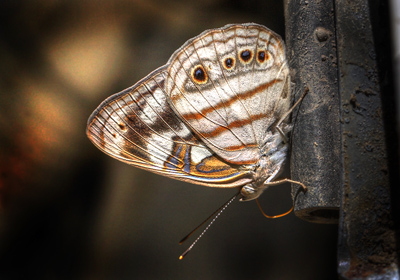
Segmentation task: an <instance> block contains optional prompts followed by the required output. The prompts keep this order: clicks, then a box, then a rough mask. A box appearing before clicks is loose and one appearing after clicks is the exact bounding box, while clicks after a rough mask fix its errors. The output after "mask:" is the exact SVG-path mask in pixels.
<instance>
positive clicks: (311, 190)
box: [285, 0, 341, 223]
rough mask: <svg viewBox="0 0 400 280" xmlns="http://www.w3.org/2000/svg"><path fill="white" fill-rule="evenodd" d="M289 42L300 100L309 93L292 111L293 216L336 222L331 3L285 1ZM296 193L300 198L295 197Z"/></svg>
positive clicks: (335, 95) (338, 169)
mask: <svg viewBox="0 0 400 280" xmlns="http://www.w3.org/2000/svg"><path fill="white" fill-rule="evenodd" d="M285 18H286V43H287V48H288V58H289V63H290V68H291V76H292V81H294V83H295V89H296V97H298V96H299V95H301V94H302V92H303V91H304V88H305V86H308V87H309V89H310V91H309V93H308V95H307V96H306V97H305V99H304V100H303V102H302V104H301V105H300V107H299V110H300V111H299V112H298V113H297V111H295V112H294V113H293V122H294V123H295V126H294V129H293V134H292V154H291V173H292V174H291V176H292V179H294V180H297V181H301V182H303V183H304V184H306V185H307V186H308V192H307V193H305V194H304V193H301V192H300V193H298V186H296V185H292V196H293V197H294V200H295V208H294V211H295V214H296V215H297V216H298V217H300V218H302V219H304V220H307V221H310V222H316V223H337V221H338V216H339V206H340V185H341V176H340V174H341V153H340V149H341V144H340V143H341V132H340V114H339V109H340V100H339V95H338V82H337V58H336V36H335V19H334V6H333V2H332V1H299V0H286V1H285ZM296 194H297V196H296Z"/></svg>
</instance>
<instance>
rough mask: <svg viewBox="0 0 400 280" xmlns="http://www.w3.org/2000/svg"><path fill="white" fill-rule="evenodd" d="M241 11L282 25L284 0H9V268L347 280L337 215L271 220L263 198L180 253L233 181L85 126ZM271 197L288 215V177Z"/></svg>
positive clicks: (4, 58)
mask: <svg viewBox="0 0 400 280" xmlns="http://www.w3.org/2000/svg"><path fill="white" fill-rule="evenodd" d="M243 22H256V23H260V24H263V25H266V26H267V27H269V28H271V29H272V30H274V31H276V32H277V33H279V34H281V35H282V36H283V37H284V19H283V2H282V1H274V0H267V1H256V0H249V1H228V0H203V1H186V0H174V1H161V0H150V1H149V0H131V1H128V0H117V1H111V0H110V1H101V2H100V1H90V0H86V1H66V0H65V1H54V0H42V1H2V2H1V4H0V23H1V25H0V61H1V67H0V71H1V76H0V90H1V91H0V128H1V129H0V145H1V149H0V279H337V274H336V242H337V241H336V240H337V227H336V226H335V225H319V224H311V223H307V222H305V221H302V220H300V219H298V218H296V217H295V216H294V214H290V215H288V216H286V217H284V218H281V219H276V220H268V219H266V218H264V217H263V216H262V215H261V213H260V212H259V210H258V208H257V206H256V204H255V202H248V203H239V202H235V203H233V204H232V205H231V206H230V207H229V208H228V209H227V210H226V211H225V212H224V213H223V214H222V215H221V217H220V218H219V219H218V221H217V222H216V223H215V224H214V225H213V227H212V228H211V229H210V230H209V232H208V233H207V234H206V235H205V236H204V237H203V239H201V240H200V241H199V243H198V244H197V245H196V246H195V247H194V249H193V250H192V251H191V252H190V254H189V255H188V256H187V257H186V258H185V259H184V260H182V261H179V260H178V256H179V255H180V254H181V253H182V252H183V251H184V250H185V249H186V248H187V246H189V245H190V243H191V241H192V240H189V241H188V242H187V243H188V244H185V245H182V246H179V245H178V241H179V240H180V239H181V238H182V237H183V236H185V235H186V234H187V233H188V232H189V231H191V230H192V229H193V228H195V227H196V226H197V225H198V224H199V223H200V222H201V221H202V220H203V219H204V218H206V217H207V216H208V215H209V214H210V213H211V212H212V211H214V210H215V209H217V208H218V207H219V206H221V205H222V203H224V202H225V201H226V200H227V199H228V198H229V197H231V196H232V195H233V194H234V193H235V192H236V190H234V189H231V190H222V189H212V188H206V187H202V186H195V185H191V184H187V183H183V182H179V181H175V180H172V179H167V178H164V177H161V176H158V175H153V174H151V173H149V172H145V171H141V170H138V169H136V168H133V167H130V166H128V165H125V164H123V163H120V162H118V161H116V160H114V159H112V158H111V157H108V156H106V155H105V154H103V153H102V152H100V151H99V150H98V149H96V148H95V146H94V145H92V144H91V143H90V142H89V140H88V139H87V138H86V135H85V127H86V121H87V118H88V117H89V115H90V114H91V112H92V111H93V110H94V109H95V108H96V107H97V106H98V105H99V104H100V102H101V101H103V100H104V99H105V98H106V97H108V96H109V95H111V94H113V93H115V92H118V91H120V90H122V89H124V88H126V87H129V86H131V85H132V84H134V83H135V82H136V81H138V80H139V79H141V78H142V77H144V76H146V75H147V74H148V73H150V72H151V71H152V70H154V69H155V68H157V67H159V66H161V65H163V64H165V63H166V62H167V60H168V58H169V56H170V55H171V54H172V53H173V52H174V51H175V50H176V49H177V48H179V47H180V46H181V45H182V44H183V43H184V42H185V41H186V40H187V39H190V38H192V37H194V36H196V35H198V34H199V33H201V32H202V31H204V30H205V29H209V28H215V27H221V26H223V25H225V24H228V23H243ZM260 201H261V203H262V205H263V207H264V210H265V211H266V212H267V213H269V214H279V213H283V212H285V211H287V210H288V209H289V208H290V206H291V200H290V186H289V185H281V186H277V187H274V188H272V189H269V190H268V191H266V192H265V193H264V195H263V196H262V197H261V199H260ZM199 233H200V232H199ZM192 239H194V238H192Z"/></svg>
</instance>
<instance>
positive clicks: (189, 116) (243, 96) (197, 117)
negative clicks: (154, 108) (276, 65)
mask: <svg viewBox="0 0 400 280" xmlns="http://www.w3.org/2000/svg"><path fill="white" fill-rule="evenodd" d="M281 81H282V80H279V79H278V80H276V79H275V80H272V81H270V82H268V83H265V84H262V85H259V86H258V87H256V88H255V89H252V90H250V91H247V92H245V93H243V94H240V95H238V96H237V97H235V98H232V99H230V100H229V101H225V102H220V103H218V104H217V105H215V106H213V107H208V108H205V109H203V110H201V111H200V113H190V114H184V115H182V118H184V119H185V120H187V121H189V120H200V119H202V118H204V116H205V115H206V114H208V113H211V112H213V111H216V110H218V109H221V108H224V107H227V106H230V105H231V104H233V103H234V102H236V101H237V100H238V99H239V98H240V99H241V100H244V99H248V98H251V97H253V96H254V95H256V94H257V93H259V92H261V91H263V90H265V89H267V88H269V87H271V86H273V85H274V84H276V83H277V82H281Z"/></svg>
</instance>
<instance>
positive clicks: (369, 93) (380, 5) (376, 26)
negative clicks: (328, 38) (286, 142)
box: [335, 0, 400, 279]
mask: <svg viewBox="0 0 400 280" xmlns="http://www.w3.org/2000/svg"><path fill="white" fill-rule="evenodd" d="M335 5H336V18H337V39H338V58H339V73H340V88H339V90H340V95H341V106H342V121H343V125H342V137H343V138H342V149H343V173H342V177H343V181H344V184H343V190H342V191H343V196H342V211H341V215H340V224H339V246H338V258H339V274H340V276H341V277H342V279H365V278H368V279H399V274H398V273H399V272H398V254H397V248H396V247H397V244H396V243H397V242H398V241H397V242H396V239H397V237H398V236H396V219H395V218H396V217H395V216H394V215H392V214H395V213H393V210H394V208H393V207H392V201H394V202H395V203H396V204H398V203H399V200H397V199H398V198H396V197H395V193H398V191H396V192H392V190H395V189H397V188H398V187H400V184H399V180H398V173H397V170H395V169H397V168H393V167H394V166H395V165H396V164H397V163H398V162H397V160H398V159H396V157H393V155H395V154H397V152H396V150H397V145H398V141H396V140H395V138H396V135H395V133H394V131H395V125H394V122H393V120H394V118H395V116H394V114H393V115H392V116H390V115H391V113H390V111H391V110H390V107H391V103H392V102H393V97H394V93H393V88H392V85H393V80H392V76H391V62H390V61H391V59H390V42H391V40H390V36H389V34H390V32H389V28H388V23H389V21H388V7H387V1H366V0H354V1H344V0H336V4H335ZM384 34H386V36H384ZM393 103H394V102H393ZM390 162H391V163H392V164H391V166H390ZM393 172H394V173H393ZM390 175H391V177H390ZM391 181H392V182H391ZM391 184H392V187H393V189H392V190H391ZM397 226H398V225H397ZM397 240H398V239H397Z"/></svg>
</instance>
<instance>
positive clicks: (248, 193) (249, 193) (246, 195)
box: [240, 183, 267, 201]
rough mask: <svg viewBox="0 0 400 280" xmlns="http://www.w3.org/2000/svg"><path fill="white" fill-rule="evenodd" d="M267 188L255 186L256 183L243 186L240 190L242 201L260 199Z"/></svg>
mask: <svg viewBox="0 0 400 280" xmlns="http://www.w3.org/2000/svg"><path fill="white" fill-rule="evenodd" d="M266 188H267V186H266V185H261V186H255V185H254V183H250V184H247V185H245V186H243V187H242V188H241V190H240V195H241V198H240V201H249V200H253V199H256V198H258V197H259V196H260V195H261V194H262V192H263V191H264V190H265V189H266Z"/></svg>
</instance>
